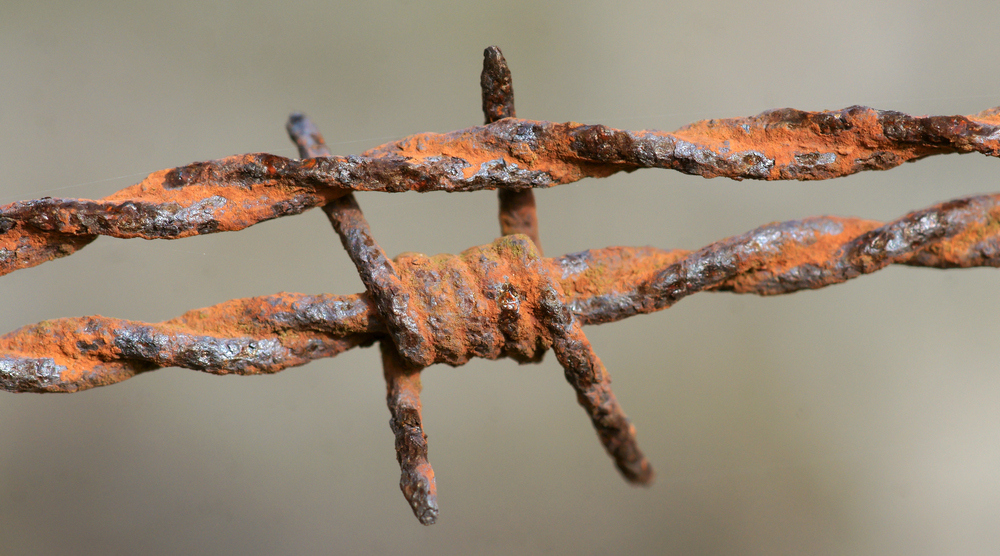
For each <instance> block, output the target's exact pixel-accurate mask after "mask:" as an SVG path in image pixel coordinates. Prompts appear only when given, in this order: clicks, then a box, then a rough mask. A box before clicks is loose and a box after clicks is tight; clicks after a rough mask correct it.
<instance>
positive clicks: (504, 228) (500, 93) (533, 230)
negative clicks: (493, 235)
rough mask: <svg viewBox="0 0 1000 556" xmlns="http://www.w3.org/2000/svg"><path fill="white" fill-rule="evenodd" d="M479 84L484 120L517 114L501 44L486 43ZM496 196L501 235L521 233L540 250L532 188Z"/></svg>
mask: <svg viewBox="0 0 1000 556" xmlns="http://www.w3.org/2000/svg"><path fill="white" fill-rule="evenodd" d="M479 85H480V87H481V88H482V90H483V116H484V118H485V120H486V124H491V123H493V122H496V121H499V120H502V119H504V118H516V117H517V112H516V111H515V109H514V84H513V79H512V78H511V75H510V67H508V66H507V60H506V59H505V58H504V57H503V53H502V52H500V47H497V46H489V47H487V48H486V50H485V51H484V52H483V73H482V74H481V75H480V78H479ZM497 198H498V200H499V201H500V235H505V236H509V235H512V234H524V235H526V236H528V237H530V238H531V241H532V242H534V244H535V247H537V248H538V252H539V254H541V253H542V242H541V240H539V239H538V213H537V211H536V209H535V193H534V191H532V190H531V189H514V188H499V189H497Z"/></svg>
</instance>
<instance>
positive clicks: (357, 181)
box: [0, 106, 1000, 274]
mask: <svg viewBox="0 0 1000 556" xmlns="http://www.w3.org/2000/svg"><path fill="white" fill-rule="evenodd" d="M971 152H978V153H981V154H985V155H987V156H1000V108H992V109H989V110H986V111H983V112H980V113H979V114H976V115H973V116H929V117H913V116H907V115H906V114H901V113H899V112H891V111H880V110H873V109H871V108H865V107H860V106H854V107H850V108H846V109H844V110H838V111H834V112H803V111H800V110H793V109H781V110H772V111H769V112H764V113H763V114H760V115H758V116H753V117H749V118H732V119H724V120H707V121H703V122H699V123H696V124H692V125H689V126H687V127H684V128H681V129H680V130H678V131H676V132H674V133H666V132H662V131H623V130H617V129H612V128H609V127H606V126H602V125H584V124H578V123H573V122H570V123H563V124H556V123H551V122H542V121H531V120H520V119H517V118H504V119H501V120H498V121H496V122H493V123H491V124H489V125H486V126H480V127H472V128H468V129H464V130H459V131H454V132H451V133H444V134H435V133H424V134H419V135H413V136H411V137H408V138H406V139H403V140H400V141H396V142H392V143H388V144H386V145H382V146H380V147H376V148H374V149H372V150H370V151H368V152H366V153H364V154H363V155H361V156H330V157H322V158H307V159H303V160H295V159H288V158H283V157H280V156H275V155H270V154H246V155H238V156H231V157H228V158H223V159H219V160H214V161H210V162H196V163H194V164H189V165H187V166H182V167H179V168H173V169H170V170H161V171H159V172H155V173H153V174H151V175H150V176H149V177H147V178H146V179H145V180H143V181H142V182H140V183H139V184H136V185H133V186H131V187H128V188H125V189H123V190H121V191H119V192H118V193H115V194H113V195H111V196H108V197H105V198H104V199H101V200H98V201H91V200H86V199H54V198H45V199H38V200H34V201H20V202H15V203H11V204H9V205H6V206H3V207H0V274H6V273H8V272H12V271H14V270H17V269H19V268H26V267H30V266H34V265H37V264H41V263H43V262H45V261H48V260H51V259H53V258H56V257H60V256H65V255H69V254H72V253H74V252H75V251H77V250H79V249H80V248H81V247H83V246H84V245H86V244H87V243H88V242H90V241H92V240H93V239H94V238H95V237H96V236H97V235H108V236H114V237H121V238H133V237H142V238H146V239H175V238H182V237H188V236H193V235H198V234H206V233H214V232H225V231H236V230H241V229H243V228H246V227H248V226H251V225H253V224H257V223H259V222H262V221H265V220H270V219H272V218H278V217H281V216H288V215H293V214H299V213H302V212H304V211H306V210H308V209H310V208H314V207H318V206H323V205H325V204H326V203H328V202H330V201H332V200H334V199H336V198H339V197H342V196H344V195H346V194H347V193H348V192H349V191H386V192H400V191H474V190H480V189H515V190H516V189H525V188H533V187H551V186H555V185H559V184H564V183H570V182H574V181H577V180H580V179H583V178H586V177H606V176H609V175H611V174H614V173H616V172H620V171H632V170H636V169H638V168H669V169H674V170H678V171H681V172H684V173H687V174H695V175H700V176H703V177H706V178H709V177H729V178H733V179H764V180H778V179H796V180H816V179H828V178H835V177H840V176H846V175H849V174H853V173H856V172H861V171H865V170H886V169H889V168H893V167H895V166H898V165H900V164H902V163H904V162H907V161H912V160H917V159H920V158H924V157H926V156H930V155H934V154H945V153H971Z"/></svg>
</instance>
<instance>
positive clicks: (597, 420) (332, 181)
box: [0, 47, 1000, 525]
mask: <svg viewBox="0 0 1000 556" xmlns="http://www.w3.org/2000/svg"><path fill="white" fill-rule="evenodd" d="M481 86H482V90H483V95H482V100H483V114H484V118H485V122H486V125H485V126H480V127H473V128H468V129H465V130H460V131H456V132H452V133H447V134H419V135H414V136H411V137H408V138H406V139H404V140H401V141H397V142H393V143H389V144H387V145H383V146H381V147H377V148H375V149H372V150H371V151H368V152H366V153H364V154H363V155H361V156H347V157H344V156H334V155H332V153H331V152H330V151H329V149H328V148H327V146H326V144H325V143H324V141H323V137H322V135H321V134H320V133H319V132H318V130H317V129H316V128H315V126H313V124H312V123H311V122H310V121H309V120H308V119H307V118H305V116H303V115H301V114H293V115H292V117H291V118H290V120H289V122H288V126H287V129H288V133H289V136H290V137H291V139H292V140H293V141H294V142H295V143H296V145H297V146H298V148H299V152H300V156H301V157H302V158H301V159H288V158H283V157H278V156H274V155H269V154H248V155H239V156H233V157H229V158H225V159H221V160H215V161H209V162H199V163H194V164H190V165H187V166H182V167H179V168H174V169H171V170H163V171H160V172H156V173H154V174H151V175H150V176H149V177H147V178H146V179H145V180H143V181H142V182H141V183H139V184H136V185H134V186H132V187H129V188H126V189H124V190H122V191H119V192H118V193H116V194H114V195H111V196H109V197H106V198H104V199H101V200H99V201H90V200H85V199H50V198H46V199H40V200H36V201H24V202H19V203H13V204H11V205H7V206H5V207H2V208H0V274H3V273H7V272H11V271H14V270H17V269H20V268H26V267H30V266H34V265H36V264H40V263H42V262H45V261H47V260H51V259H53V258H56V257H59V256H65V255H68V254H71V253H73V252H75V251H76V250H78V249H80V248H82V247H83V246H84V245H86V244H87V243H89V242H90V241H92V240H93V239H94V238H96V237H97V236H99V235H109V236H114V237H143V238H147V239H177V238H183V237H189V236H192V235H199V234H207V233H215V232H222V231H236V230H240V229H243V228H246V227H247V226H251V225H253V224H256V223H258V222H262V221H264V220H268V219H271V218H277V217H281V216H288V215H293V214H299V213H302V212H304V211H306V210H308V209H310V208H314V207H317V206H322V207H323V211H324V213H326V215H327V217H328V218H329V220H330V222H331V224H332V225H333V228H334V230H335V231H336V233H337V234H338V236H339V237H340V239H341V242H342V244H343V246H344V248H345V250H346V251H347V253H348V255H349V256H350V258H351V260H352V262H353V263H354V264H355V266H356V268H357V270H358V272H359V275H360V276H361V279H362V282H363V283H364V285H365V289H366V291H365V292H363V293H359V294H356V295H347V296H335V295H328V294H322V295H305V294H294V293H281V294H276V295H272V296H263V297H256V298H248V299H236V300H231V301H227V302H225V303H221V304H218V305H215V306H213V307H208V308H204V309H198V310H194V311H189V312H187V313H185V314H183V315H181V316H180V317H177V318H175V319H172V320H169V321H165V322H162V323H154V324H150V323H144V322H137V321H128V320H121V319H112V318H106V317H99V316H92V317H80V318H64V319H54V320H50V321H45V322H42V323H38V324H36V325H30V326H26V327H24V328H21V329H19V330H16V331H14V332H11V333H9V334H6V335H4V336H2V337H0V388H2V389H4V390H7V391H9V392H76V391H80V390H84V389H87V388H92V387H96V386H105V385H109V384H114V383H117V382H121V381H123V380H126V379H128V378H131V377H133V376H135V375H137V374H140V373H143V372H148V371H151V370H154V369H157V368H161V367H167V366H176V367H183V368H188V369H193V370H198V371H203V372H208V373H213V374H219V375H224V374H238V375H253V374H267V373H275V372H278V371H281V370H283V369H286V368H289V367H294V366H298V365H303V364H305V363H307V362H309V361H312V360H314V359H318V358H323V357H333V356H336V355H338V354H340V353H342V352H344V351H346V350H348V349H351V348H354V347H365V346H370V345H372V344H374V343H376V342H377V343H378V344H379V346H380V350H381V355H382V364H383V374H384V377H385V380H386V403H387V406H388V408H389V412H390V416H391V419H390V425H391V429H392V432H393V435H394V437H395V444H396V453H397V461H398V462H399V465H400V489H401V490H402V492H403V495H404V497H405V498H406V500H407V502H408V503H409V504H410V507H411V509H412V510H413V512H414V515H415V516H416V517H417V518H418V520H419V521H420V522H421V523H423V524H425V525H430V524H432V523H434V522H435V521H436V520H437V517H438V514H439V509H438V503H437V486H436V479H435V474H434V471H433V469H432V467H431V464H430V462H429V459H428V444H427V435H426V434H425V432H424V429H423V423H422V415H421V410H422V406H421V401H420V390H421V383H420V373H421V372H422V371H423V369H425V368H426V367H427V366H429V365H432V364H436V363H445V364H448V365H452V366H459V365H463V364H465V363H467V362H468V361H469V360H471V359H472V358H476V357H479V358H486V359H499V358H505V357H506V358H512V359H514V360H517V361H519V362H522V363H532V362H537V361H540V360H541V359H542V357H543V356H544V355H545V353H546V352H548V351H549V350H552V351H553V352H554V354H555V357H556V358H557V360H558V361H559V363H560V364H561V365H562V366H563V368H564V371H565V376H566V379H567V381H568V382H569V383H570V385H571V386H572V388H573V389H574V391H575V393H576V397H577V400H578V401H579V403H580V405H581V406H582V407H583V409H584V410H585V412H586V413H587V415H588V417H589V418H590V420H591V423H592V424H593V426H594V429H595V431H596V432H597V435H598V437H599V439H600V441H601V443H602V444H603V446H604V448H605V450H606V451H607V452H608V453H609V455H610V456H611V457H612V460H613V461H614V463H615V466H616V467H617V468H618V470H619V471H620V472H621V473H622V475H623V477H624V478H625V479H626V480H628V481H629V482H631V483H633V484H641V485H645V484H649V483H650V482H651V481H652V479H653V471H652V467H651V466H650V464H649V462H648V461H647V460H646V458H645V456H644V455H643V454H642V452H641V451H640V449H639V447H638V443H637V440H636V430H635V427H634V426H633V425H632V423H631V422H630V421H629V419H628V417H626V415H625V413H624V411H623V410H622V408H621V406H620V404H619V403H618V401H617V399H616V398H615V395H614V393H613V392H612V391H611V386H610V384H611V381H610V376H609V373H608V371H607V369H606V368H605V367H604V365H603V363H602V362H601V360H600V358H599V357H598V356H597V354H596V353H595V352H594V350H593V348H592V347H591V344H590V342H589V341H588V340H587V338H586V336H585V335H584V333H583V329H582V325H587V324H598V323H606V322H613V321H617V320H621V319H624V318H627V317H630V316H633V315H637V314H643V313H650V312H654V311H659V310H662V309H665V308H667V307H670V306H671V305H673V304H674V303H676V302H678V301H680V300H681V299H683V298H684V297H686V296H688V295H691V294H694V293H697V292H700V291H732V292H736V293H754V294H758V295H776V294H783V293H790V292H794V291H798V290H802V289H815V288H821V287H825V286H828V285H831V284H836V283H840V282H844V281H846V280H849V279H852V278H855V277H857V276H860V275H863V274H868V273H871V272H875V271H877V270H879V269H881V268H884V267H885V266H887V265H890V264H904V265H912V266H926V267H935V268H966V267H976V266H993V267H997V266H1000V194H996V195H982V196H975V197H968V198H964V199H955V200H953V201H949V202H945V203H940V204H938V205H934V206H931V207H928V208H926V209H922V210H918V211H914V212H911V213H910V214H907V215H905V216H903V217H901V218H899V219H897V220H895V221H892V222H889V223H880V222H875V221H871V220H863V219H858V218H840V217H834V216H822V217H813V218H805V219H802V220H795V221H788V222H780V223H772V224H767V225H764V226H761V227H759V228H757V229H755V230H751V231H749V232H747V233H745V234H742V235H739V236H734V237H731V238H727V239H723V240H721V241H718V242H715V243H712V244H710V245H707V246H705V247H703V248H701V249H699V250H697V251H685V250H660V249H656V248H652V247H610V248H606V249H595V250H589V251H584V252H580V253H573V254H569V255H565V256H563V257H558V258H550V259H546V258H544V257H542V252H541V243H540V240H539V233H538V220H537V211H536V206H535V199H534V196H533V193H532V188H535V187H550V186H553V185H558V184H562V183H569V182H572V181H576V180H579V179H582V178H585V177H604V176H608V175H611V174H613V173H615V172H619V171H632V170H635V169H638V168H669V169H674V170H679V171H681V172H684V173H688V174H695V175H701V176H704V177H717V176H724V177H729V178H732V179H737V180H738V179H747V178H749V179H765V180H774V179H798V180H814V179H827V178H832V177H838V176H844V175H849V174H852V173H855V172H860V171H864V170H884V169H888V168H891V167H894V166H897V165H899V164H901V163H903V162H907V161H912V160H918V159H920V158H923V157H926V156H929V155H933V154H943V153H967V152H979V153H982V154H985V155H988V156H998V155H1000V142H998V141H1000V109H990V110H987V111H984V112H982V113H980V114H977V115H975V116H930V117H911V116H907V115H905V114H901V113H898V112H886V111H878V110H873V109H870V108H865V107H850V108H847V109H844V110H840V111H833V112H803V111H799V110H793V109H781V110H773V111H769V112H765V113H763V114H760V115H758V116H754V117H751V118H734V119H726V120H708V121H705V122H699V123H696V124H692V125H690V126H687V127H685V128H682V129H681V130H679V131H677V132H675V133H664V132H659V131H637V132H633V131H623V130H616V129H612V128H608V127H605V126H600V125H583V124H577V123H565V124H555V123H550V122H544V121H532V120H523V119H518V118H516V112H515V108H514V93H513V86H512V82H511V77H510V69H509V67H508V66H507V63H506V61H505V60H504V58H503V55H502V54H501V53H500V50H499V49H498V48H496V47H489V48H487V49H486V51H485V52H484V65H483V72H482V75H481ZM478 189H497V190H499V220H500V230H501V234H502V236H503V237H501V238H499V239H497V240H496V241H494V242H493V243H491V244H489V245H484V246H479V247H473V248H471V249H468V250H466V251H464V252H463V253H461V254H459V255H435V256H432V257H429V256H426V255H423V254H420V253H404V254H402V255H399V256H397V257H396V258H395V259H391V258H390V257H389V256H388V255H387V254H386V253H385V252H384V251H383V250H382V248H381V247H380V246H379V244H378V242H377V241H376V239H375V237H374V235H373V234H372V231H371V229H370V226H369V225H368V223H367V221H366V219H365V217H364V214H363V213H362V211H361V208H360V206H359V205H358V203H357V200H356V199H355V198H354V195H353V191H385V192H393V191H472V190H478Z"/></svg>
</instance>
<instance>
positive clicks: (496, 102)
mask: <svg viewBox="0 0 1000 556" xmlns="http://www.w3.org/2000/svg"><path fill="white" fill-rule="evenodd" d="M479 85H480V86H481V87H482V88H483V115H484V116H486V123H488V124H491V123H493V122H495V121H497V120H502V119H504V118H516V117H517V114H516V112H515V111H514V85H513V83H512V81H511V77H510V68H509V67H508V66H507V60H505V59H504V57H503V53H502V52H500V48H499V47H496V46H489V47H487V48H486V50H484V51H483V74H482V76H481V77H480V78H479Z"/></svg>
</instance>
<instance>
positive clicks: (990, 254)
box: [0, 194, 1000, 392]
mask: <svg viewBox="0 0 1000 556" xmlns="http://www.w3.org/2000/svg"><path fill="white" fill-rule="evenodd" d="M518 237H519V236H512V237H507V238H501V239H498V240H497V241H496V242H494V243H493V244H491V245H486V246H480V247H475V248H472V249H469V250H467V251H465V252H464V253H462V254H460V255H436V256H434V257H426V256H425V255H419V254H412V253H410V254H405V255H402V256H400V257H397V259H396V263H397V267H398V268H400V269H401V271H402V273H403V275H404V279H405V280H407V281H412V282H414V283H417V284H421V283H422V284H424V285H425V286H426V289H427V291H423V292H422V295H423V296H424V297H425V298H426V299H428V300H438V299H442V300H447V301H448V302H449V303H447V304H445V305H444V306H442V308H441V309H439V310H437V311H433V312H429V313H424V314H422V317H423V318H425V319H426V320H430V319H433V320H435V321H437V323H436V325H435V326H436V331H435V334H436V336H435V342H436V343H435V346H434V347H435V351H434V353H435V363H447V364H449V365H453V366H458V365H462V364H464V363H466V362H467V361H468V360H469V359H470V358H472V357H482V358H486V359H496V358H499V357H505V356H506V357H513V358H514V359H516V360H519V361H532V360H533V359H534V358H535V357H536V356H537V348H538V347H541V346H536V345H534V344H532V343H531V342H530V341H529V342H527V343H525V342H518V341H511V340H516V339H515V338H509V339H508V338H504V337H503V335H502V334H497V332H496V330H497V323H498V321H499V317H500V314H501V309H500V306H499V301H498V300H499V299H500V295H499V294H500V293H501V287H500V286H502V285H503V282H502V281H501V282H500V283H499V284H492V286H493V289H490V287H491V286H490V284H488V283H477V282H476V281H475V280H474V279H472V278H470V277H469V274H468V273H469V272H479V273H483V272H486V271H487V267H496V266H497V264H498V263H499V262H500V261H501V260H502V261H503V264H504V265H505V266H507V267H508V270H509V269H512V268H515V267H517V264H518V263H517V261H516V255H517V254H518V253H519V248H518V246H519V245H520V244H519V243H517V238H518ZM522 243H524V242H522ZM534 264H535V265H536V269H535V270H536V272H548V273H551V274H552V275H554V276H555V277H557V282H558V289H560V290H562V291H563V292H564V293H565V305H566V306H567V307H569V308H570V309H571V311H572V313H573V314H574V315H575V316H576V317H577V318H578V319H579V320H580V322H581V323H583V324H598V323H607V322H614V321H618V320H622V319H624V318H628V317H630V316H634V315H637V314H642V313H650V312H655V311H659V310H662V309H665V308H667V307H669V306H670V305H671V304H673V303H674V302H676V301H678V300H680V299H681V298H683V297H684V296H686V295H691V294H693V293H696V292H698V291H731V292H735V293H752V294H757V295H778V294H785V293H792V292H795V291H800V290H804V289H818V288H822V287H825V286H829V285H833V284H837V283H841V282H844V281H846V280H849V279H852V278H856V277H858V276H861V275H864V274H869V273H872V272H875V271H877V270H879V269H881V268H883V267H885V266H887V265H889V264H903V265H909V266H921V267H931V268H942V269H948V268H972V267H987V266H988V267H1000V194H995V195H981V196H974V197H967V198H963V199H956V200H952V201H948V202H945V203H940V204H937V205H934V206H932V207H928V208H926V209H923V210H919V211H914V212H911V213H909V214H907V215H905V216H903V217H902V218H899V219H897V220H894V221H892V222H889V223H886V224H882V223H879V222H876V221H872V220H863V219H859V218H842V217H834V216H821V217H815V218H807V219H803V220H793V221H788V222H781V223H776V224H768V225H765V226H761V227H759V228H757V229H755V230H752V231H750V232H747V233H745V234H742V235H739V236H734V237H732V238H728V239H724V240H722V241H719V242H716V243H712V244H710V245H707V246H705V247H703V248H702V249H699V250H697V251H686V250H680V249H677V250H661V249H656V248H653V247H608V248H604V249H593V250H589V251H583V252H580V253H573V254H569V255H564V256H562V257H556V258H550V259H538V260H537V261H536V262H535V263H534ZM477 267H482V268H477ZM517 270H518V272H514V273H508V277H509V279H510V281H509V283H510V286H509V288H514V289H515V290H516V291H519V292H520V291H522V290H524V291H529V290H528V286H530V285H531V284H532V282H533V281H534V280H535V278H533V277H532V276H530V275H531V274H532V272H529V271H528V270H526V269H524V268H517ZM445 271H450V272H445ZM432 272H438V273H441V276H442V278H443V279H442V281H440V282H438V283H434V282H428V281H420V280H418V279H416V278H411V277H410V276H409V274H410V273H418V274H419V273H424V274H428V273H432ZM473 286H478V288H479V289H478V290H473V289H472V287H473ZM529 299H530V298H529ZM520 303H521V304H522V306H523V305H524V303H525V300H524V299H521V300H520ZM522 312H523V311H522ZM381 318H382V317H381V316H380V314H379V311H378V309H377V308H376V306H375V304H374V302H373V301H372V300H371V299H370V297H369V296H368V295H367V294H365V293H361V294H355V295H347V296H336V295H329V294H324V295H306V294H300V293H282V294H276V295H271V296H262V297H253V298H245V299H235V300H231V301H227V302H224V303H220V304H218V305H214V306H212V307H207V308H203V309H195V310H192V311H189V312H187V313H185V314H183V315H181V316H180V317H177V318H175V319H171V320H168V321H164V322H162V323H159V324H148V323H143V322H136V321H130V320H123V319H112V318H107V317H71V318H60V319H53V320H48V321H43V322H41V323H38V324H34V325H29V326H25V327H23V328H20V329H18V330H15V331H13V332H10V333H8V334H6V335H4V336H0V388H2V389H3V390H6V391H8V392H76V391H79V390H84V389H87V388H91V387H94V386H104V385H109V384H114V383H116V382H120V381H122V380H125V379H127V378H130V377H132V376H134V375H136V374H139V373H142V372H145V371H149V370H153V369H155V368H158V367H163V366H177V367H184V368H188V369H192V370H198V371H204V372H209V373H213V374H258V373H274V372H278V371H280V370H283V369H285V368H288V367H293V366H298V365H302V364H305V363H307V362H309V361H311V360H313V359H318V358H323V357H332V356H334V355H336V354H338V353H341V352H343V351H345V350H347V349H350V348H352V347H357V346H367V345H371V344H372V343H373V342H375V341H376V340H378V339H379V338H382V337H385V334H386V332H387V328H386V326H385V324H384V323H383V322H382V320H381ZM539 328H540V327H539ZM531 339H533V340H538V339H540V337H539V336H534V337H533V338H531ZM123 369H128V370H127V371H124V370H123Z"/></svg>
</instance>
